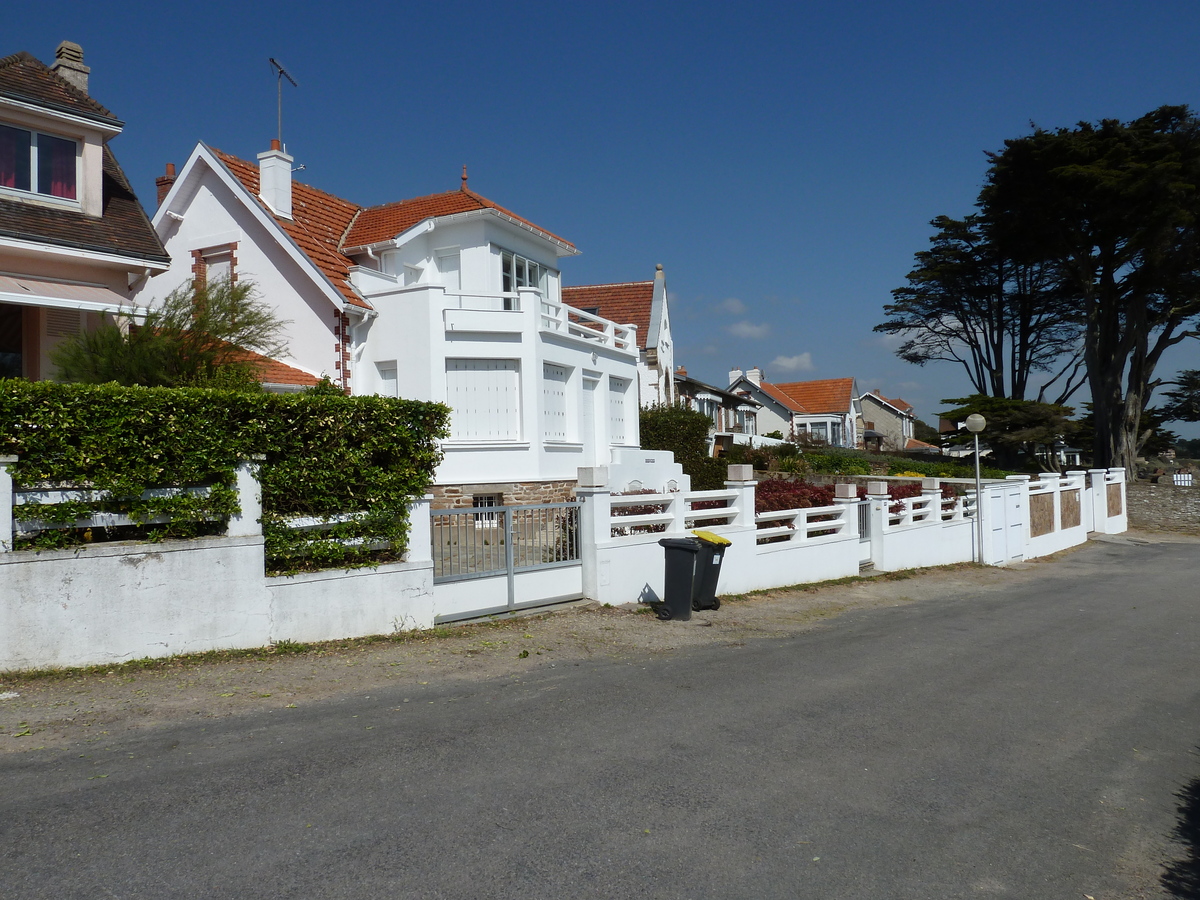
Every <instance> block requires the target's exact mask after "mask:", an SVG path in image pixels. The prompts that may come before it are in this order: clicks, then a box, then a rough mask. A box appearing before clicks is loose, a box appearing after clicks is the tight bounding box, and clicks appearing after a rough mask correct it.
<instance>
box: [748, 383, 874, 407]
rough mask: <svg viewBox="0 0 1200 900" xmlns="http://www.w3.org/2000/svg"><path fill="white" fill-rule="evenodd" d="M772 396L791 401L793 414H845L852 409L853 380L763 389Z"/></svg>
mask: <svg viewBox="0 0 1200 900" xmlns="http://www.w3.org/2000/svg"><path fill="white" fill-rule="evenodd" d="M768 387H770V388H773V389H774V390H773V391H768V393H771V394H772V396H776V397H778V395H780V394H781V395H783V396H784V397H786V398H787V399H788V400H790V401H791V407H792V409H793V410H794V411H795V412H803V413H847V412H850V411H851V409H853V404H854V396H853V395H854V379H853V378H825V379H821V380H819V381H792V382H788V383H786V384H772V385H769V386H768V385H767V384H766V383H765V382H764V383H763V388H768Z"/></svg>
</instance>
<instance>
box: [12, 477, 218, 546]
mask: <svg viewBox="0 0 1200 900" xmlns="http://www.w3.org/2000/svg"><path fill="white" fill-rule="evenodd" d="M211 490H212V489H211V488H209V487H165V488H152V489H150V490H148V491H144V492H143V493H142V494H141V496H140V498H139V499H141V500H151V499H156V498H168V497H180V496H195V497H207V496H208V495H209V493H211ZM12 497H13V532H14V534H15V535H16V536H17V537H32V536H33V535H36V534H39V533H40V532H43V531H63V530H66V529H75V528H120V527H123V526H126V525H139V526H140V525H163V524H166V523H167V522H171V521H173V520H175V519H178V518H179V517H178V516H172V515H167V514H162V515H157V516H154V517H153V518H149V519H132V518H130V517H129V516H128V515H126V514H125V513H119V512H104V511H93V512H92V514H91V515H90V516H86V517H82V518H78V519H74V520H72V521H70V522H51V521H49V520H47V519H43V518H40V517H39V515H38V510H39V509H42V508H47V509H49V508H53V507H54V506H57V505H58V504H60V503H100V502H103V501H113V500H115V501H118V502H119V501H120V500H121V499H122V498H120V497H113V496H112V495H111V494H109V493H108V492H107V491H96V490H88V489H83V488H79V489H70V488H55V489H51V490H25V491H13V492H12ZM188 521H210V519H209V518H207V517H202V516H198V517H195V518H190V517H189V519H188Z"/></svg>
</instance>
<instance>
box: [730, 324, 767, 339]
mask: <svg viewBox="0 0 1200 900" xmlns="http://www.w3.org/2000/svg"><path fill="white" fill-rule="evenodd" d="M728 330H729V333H730V334H732V335H733V336H734V337H740V338H755V339H759V338H765V337H766V336H767V335H768V334H770V333H771V326H770V325H768V324H767V323H766V322H762V323H761V324H758V325H755V324H754V323H753V322H734V323H733V324H732V325H730V326H729V329H728Z"/></svg>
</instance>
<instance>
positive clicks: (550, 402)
mask: <svg viewBox="0 0 1200 900" xmlns="http://www.w3.org/2000/svg"><path fill="white" fill-rule="evenodd" d="M570 383H571V370H570V369H569V368H567V367H566V366H559V365H555V364H554V363H544V364H543V366H542V437H543V438H544V439H545V440H547V441H569V440H571V438H572V437H573V435H572V433H571V421H572V419H571V417H570V415H569V411H570V410H569V407H570V403H569V397H568V393H567V392H568V389H569V386H570Z"/></svg>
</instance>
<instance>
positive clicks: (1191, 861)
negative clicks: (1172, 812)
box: [1162, 778, 1200, 900]
mask: <svg viewBox="0 0 1200 900" xmlns="http://www.w3.org/2000/svg"><path fill="white" fill-rule="evenodd" d="M1175 796H1176V797H1177V798H1178V799H1179V824H1177V825H1176V826H1175V839H1176V840H1177V841H1179V843H1181V844H1182V845H1183V848H1184V855H1183V856H1182V857H1181V858H1180V859H1178V860H1176V861H1174V862H1171V863H1168V864H1167V865H1166V870H1165V871H1164V872H1163V876H1162V883H1163V887H1164V888H1166V889H1167V893H1168V894H1170V896H1172V897H1179V898H1183V900H1200V778H1197V779H1196V780H1194V781H1192V782H1191V783H1190V784H1188V785H1186V786H1184V787H1183V788H1181V789H1180V791H1179V793H1177V794H1176V795H1175Z"/></svg>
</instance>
